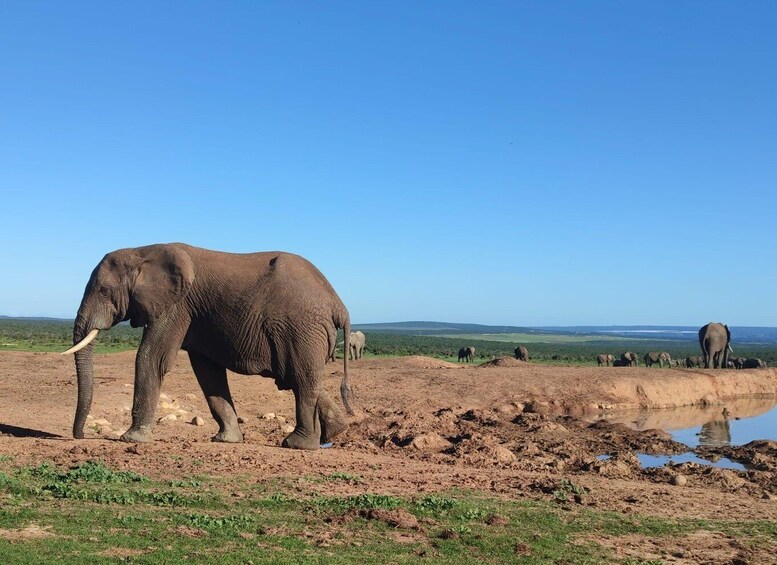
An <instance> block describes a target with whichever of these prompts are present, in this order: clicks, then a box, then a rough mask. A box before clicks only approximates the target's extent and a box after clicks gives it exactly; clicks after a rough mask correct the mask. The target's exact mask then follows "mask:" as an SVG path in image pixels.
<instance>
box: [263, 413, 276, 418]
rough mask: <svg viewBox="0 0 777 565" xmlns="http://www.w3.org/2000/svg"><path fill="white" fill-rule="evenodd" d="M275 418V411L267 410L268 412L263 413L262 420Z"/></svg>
mask: <svg viewBox="0 0 777 565" xmlns="http://www.w3.org/2000/svg"><path fill="white" fill-rule="evenodd" d="M274 419H275V412H267V413H266V414H262V420H274Z"/></svg>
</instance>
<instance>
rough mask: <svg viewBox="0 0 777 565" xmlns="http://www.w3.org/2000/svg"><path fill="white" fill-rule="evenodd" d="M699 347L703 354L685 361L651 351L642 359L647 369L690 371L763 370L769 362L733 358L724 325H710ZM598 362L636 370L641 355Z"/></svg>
mask: <svg viewBox="0 0 777 565" xmlns="http://www.w3.org/2000/svg"><path fill="white" fill-rule="evenodd" d="M699 346H700V347H701V351H702V355H693V356H690V357H686V358H685V359H672V357H671V356H670V355H669V353H667V352H666V351H651V352H649V353H646V354H645V355H644V357H643V359H644V361H645V366H646V367H652V366H653V365H656V364H658V366H659V367H662V368H663V366H664V363H666V366H667V367H683V366H684V367H685V368H687V369H693V368H705V369H764V368H766V363H765V362H764V361H763V360H761V359H756V358H749V359H746V358H744V357H731V358H729V353H733V352H734V350H733V349H731V332H730V331H729V329H728V326H727V325H725V324H719V323H716V322H710V323H709V324H707V325H705V326H704V327H702V328H701V329H700V330H699ZM596 363H597V364H598V365H599V366H600V367H601V366H602V365H606V366H607V367H609V366H613V367H635V366H637V365H639V356H638V355H637V354H636V353H634V352H631V351H626V352H625V353H622V354H621V357H620V359H615V357H614V356H613V355H611V354H609V353H600V354H599V355H597V356H596Z"/></svg>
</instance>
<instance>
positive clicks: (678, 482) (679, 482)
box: [669, 473, 688, 487]
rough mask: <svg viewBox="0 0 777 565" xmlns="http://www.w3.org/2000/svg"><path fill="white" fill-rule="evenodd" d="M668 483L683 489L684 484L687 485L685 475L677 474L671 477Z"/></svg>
mask: <svg viewBox="0 0 777 565" xmlns="http://www.w3.org/2000/svg"><path fill="white" fill-rule="evenodd" d="M669 482H670V483H671V484H673V485H675V486H678V487H684V486H685V485H686V484H688V479H687V478H686V477H685V475H681V474H680V473H677V474H675V475H672V477H671V478H670V479H669Z"/></svg>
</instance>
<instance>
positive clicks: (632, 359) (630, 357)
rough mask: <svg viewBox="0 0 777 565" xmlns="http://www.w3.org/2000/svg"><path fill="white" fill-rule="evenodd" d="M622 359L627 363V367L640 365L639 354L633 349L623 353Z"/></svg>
mask: <svg viewBox="0 0 777 565" xmlns="http://www.w3.org/2000/svg"><path fill="white" fill-rule="evenodd" d="M621 361H623V362H624V363H625V365H623V366H625V367H636V366H637V365H639V355H637V354H636V353H634V352H633V351H626V352H624V353H621Z"/></svg>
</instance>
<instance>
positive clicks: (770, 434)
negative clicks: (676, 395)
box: [593, 398, 777, 447]
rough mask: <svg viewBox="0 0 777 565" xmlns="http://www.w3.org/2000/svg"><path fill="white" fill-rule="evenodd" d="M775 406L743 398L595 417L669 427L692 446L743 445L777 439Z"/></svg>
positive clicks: (633, 424) (765, 400) (773, 401)
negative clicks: (756, 440) (713, 403)
mask: <svg viewBox="0 0 777 565" xmlns="http://www.w3.org/2000/svg"><path fill="white" fill-rule="evenodd" d="M776 405H777V399H775V398H741V399H737V400H732V401H728V402H726V403H725V405H722V404H715V405H710V404H708V405H704V406H683V407H680V408H666V409H655V410H640V411H624V412H616V413H612V414H605V415H600V416H599V417H598V418H593V419H594V420H595V419H598V420H606V421H608V422H615V423H621V424H625V425H627V426H629V427H631V428H634V429H636V430H648V429H661V430H666V431H668V432H670V433H671V434H672V436H673V437H674V439H675V440H677V441H679V442H682V443H684V444H686V445H690V446H692V447H696V446H699V445H701V446H709V447H719V446H726V445H743V444H745V443H748V442H750V441H753V440H755V439H772V440H777V409H776V408H775V406H776Z"/></svg>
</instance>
